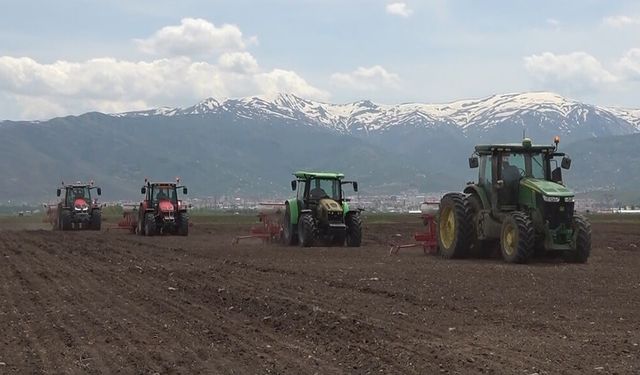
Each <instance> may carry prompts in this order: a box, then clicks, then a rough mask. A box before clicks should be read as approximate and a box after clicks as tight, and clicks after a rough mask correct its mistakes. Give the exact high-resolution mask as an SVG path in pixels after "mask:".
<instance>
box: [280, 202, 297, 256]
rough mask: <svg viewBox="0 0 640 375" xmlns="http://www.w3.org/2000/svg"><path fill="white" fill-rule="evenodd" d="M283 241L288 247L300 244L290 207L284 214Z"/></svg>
mask: <svg viewBox="0 0 640 375" xmlns="http://www.w3.org/2000/svg"><path fill="white" fill-rule="evenodd" d="M282 223H283V224H282V240H283V241H284V244H285V245H287V246H293V245H295V244H296V243H297V242H298V236H297V235H296V231H295V229H296V227H295V226H294V225H293V224H292V223H291V210H290V209H289V205H287V208H286V209H285V212H284V220H283V221H282Z"/></svg>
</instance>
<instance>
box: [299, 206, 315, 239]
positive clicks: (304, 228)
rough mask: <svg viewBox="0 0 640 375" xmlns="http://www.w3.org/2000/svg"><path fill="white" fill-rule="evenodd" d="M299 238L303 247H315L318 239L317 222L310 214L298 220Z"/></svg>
mask: <svg viewBox="0 0 640 375" xmlns="http://www.w3.org/2000/svg"><path fill="white" fill-rule="evenodd" d="M298 238H299V240H300V246H302V247H311V246H313V244H314V243H315V242H316V239H317V238H318V226H317V225H316V220H315V219H314V218H313V216H311V214H309V213H304V214H302V215H300V218H299V219H298Z"/></svg>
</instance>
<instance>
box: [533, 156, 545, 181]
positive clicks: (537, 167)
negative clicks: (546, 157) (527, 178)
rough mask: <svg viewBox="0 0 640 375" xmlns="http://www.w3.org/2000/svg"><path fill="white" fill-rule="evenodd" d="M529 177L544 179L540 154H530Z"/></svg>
mask: <svg viewBox="0 0 640 375" xmlns="http://www.w3.org/2000/svg"><path fill="white" fill-rule="evenodd" d="M531 177H533V178H539V179H541V180H543V179H544V161H543V158H542V155H541V154H534V155H531Z"/></svg>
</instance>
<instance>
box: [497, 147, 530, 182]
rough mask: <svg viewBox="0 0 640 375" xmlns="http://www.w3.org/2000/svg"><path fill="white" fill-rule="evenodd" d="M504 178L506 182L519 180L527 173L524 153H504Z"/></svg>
mask: <svg viewBox="0 0 640 375" xmlns="http://www.w3.org/2000/svg"><path fill="white" fill-rule="evenodd" d="M501 168H502V179H503V180H504V182H505V184H509V183H512V182H515V181H518V180H519V179H520V177H523V176H524V175H525V160H524V155H523V154H503V155H502V167H501Z"/></svg>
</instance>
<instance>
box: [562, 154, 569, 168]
mask: <svg viewBox="0 0 640 375" xmlns="http://www.w3.org/2000/svg"><path fill="white" fill-rule="evenodd" d="M560 166H561V167H562V169H569V168H571V158H570V157H568V156H564V157H563V158H562V162H561V163H560Z"/></svg>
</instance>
